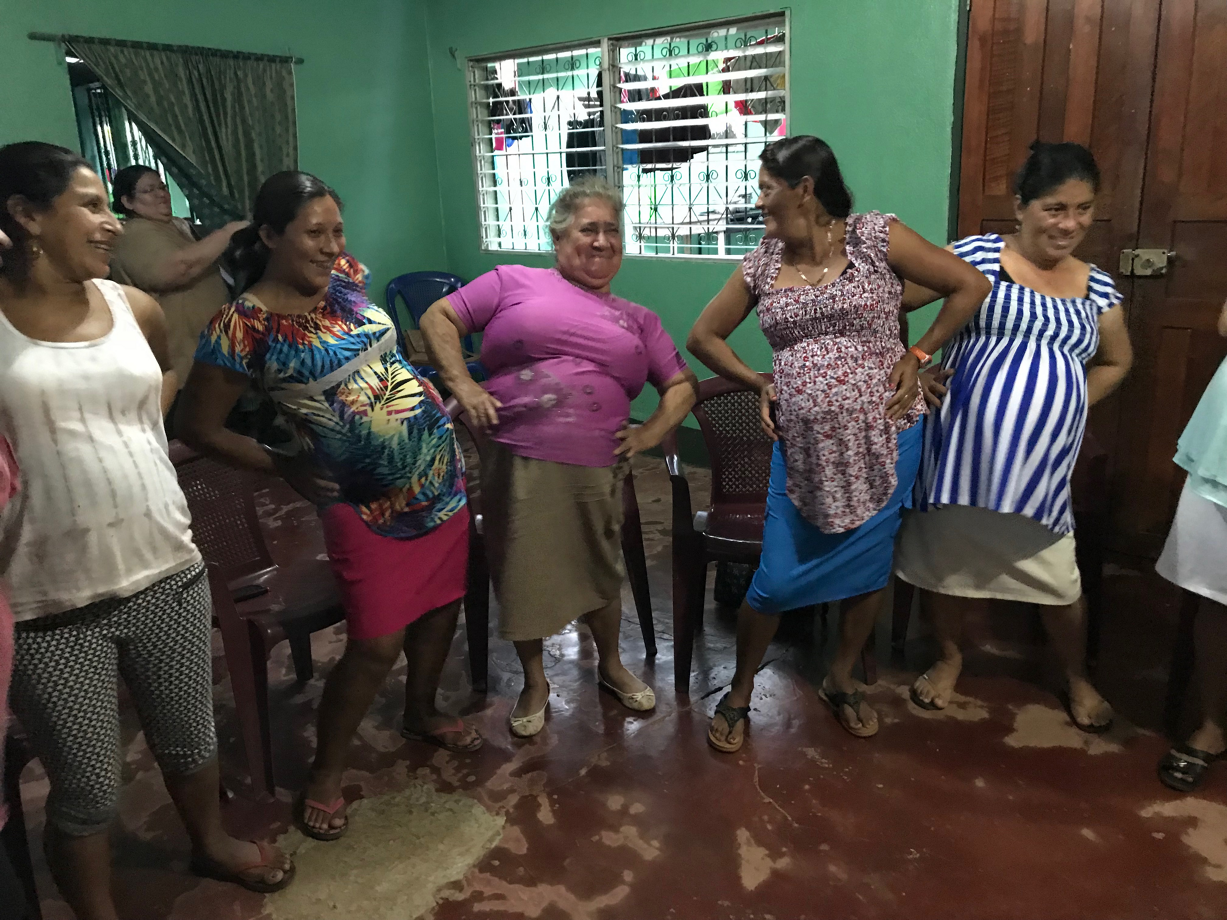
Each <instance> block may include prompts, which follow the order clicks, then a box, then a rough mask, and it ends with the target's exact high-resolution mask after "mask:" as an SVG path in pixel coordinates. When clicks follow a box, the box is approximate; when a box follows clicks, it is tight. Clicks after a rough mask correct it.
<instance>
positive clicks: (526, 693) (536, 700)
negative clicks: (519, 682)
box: [511, 681, 550, 719]
mask: <svg viewBox="0 0 1227 920" xmlns="http://www.w3.org/2000/svg"><path fill="white" fill-rule="evenodd" d="M549 698H550V685H549V683H547V682H544V681H543V682H542V683H540V684H530V683H529V682H528V681H525V682H524V689H523V690H521V691H520V698H519V699H518V700H516V705H515V709H513V710H511V717H512V718H513V719H523V718H527V717H528V716H533V715H536V714H537V713H539V712H540V711H541V710H542V709H544V708H545V703H546V701H547V700H548V699H549Z"/></svg>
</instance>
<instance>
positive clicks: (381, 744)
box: [25, 459, 1227, 920]
mask: <svg viewBox="0 0 1227 920" xmlns="http://www.w3.org/2000/svg"><path fill="white" fill-rule="evenodd" d="M637 473H638V475H639V496H640V502H641V506H642V512H643V519H644V529H645V539H646V541H647V544H648V551H649V567H650V570H651V575H652V587H653V603H654V607H655V611H656V624H657V633H658V639H659V641H660V653H659V655H658V657H657V659H656V660H655V661H654V662H651V661H644V656H643V650H642V642H641V639H640V635H639V629H638V625H637V623H636V621H635V618H634V614H633V606H632V604H631V601H630V597H629V592H627V595H626V598H625V606H626V610H627V616H626V619H625V628H624V633H623V649H624V654H625V655H626V658H627V660H628V663H629V664H630V666H631V667H632V669H634V670H636V671H637V672H640V673H642V674H643V675H644V677H645V678H646V679H647V680H648V681H649V682H651V683H653V684H654V685H655V686H656V688H657V691H658V700H659V704H658V707H657V709H656V711H655V712H654V713H651V714H649V715H647V716H637V715H633V714H630V713H628V712H627V711H625V710H623V709H622V708H620V707H619V706H618V704H617V703H616V702H615V701H614V700H613V699H612V698H611V697H610V696H609V695H607V694H601V693H598V691H597V687H596V681H595V659H594V653H593V647H592V643H591V640H590V638H589V636H588V635H587V633H586V632H585V631H583V630H575V629H572V630H571V631H570V632H568V633H566V634H564V635H562V636H560V637H558V638H556V639H555V640H553V641H551V642H549V643H548V645H547V650H548V653H547V663H548V669H549V675H550V680H551V683H552V684H553V689H554V693H553V696H552V698H551V713H550V718H549V722H548V724H547V727H546V730H545V731H544V732H543V733H542V734H541V735H540V736H538V737H537V738H536V739H534V740H531V741H528V742H521V741H517V740H513V739H512V738H511V737H510V736H509V734H508V732H507V729H506V719H507V715H508V712H509V710H510V707H511V705H512V703H513V701H514V696H515V694H516V693H517V692H518V689H519V677H518V667H517V665H516V662H515V657H514V653H513V651H512V648H511V646H510V645H509V644H507V643H504V642H500V641H498V640H495V641H494V642H493V643H492V650H491V685H490V691H489V693H488V695H486V696H484V697H482V696H476V695H473V694H471V693H470V691H469V687H468V683H467V670H466V668H465V666H464V655H465V645H464V640H463V636H462V634H463V630H461V631H460V634H459V635H458V636H457V639H456V643H455V646H454V648H453V656H452V661H451V662H450V663H449V666H448V669H447V673H446V676H445V683H446V691H445V693H444V702H445V703H446V704H447V705H448V706H450V707H452V708H455V709H458V710H462V711H464V712H465V713H467V714H469V715H471V716H472V717H473V718H474V719H475V720H476V721H477V723H478V725H479V726H480V728H481V730H482V731H483V733H484V734H485V736H486V739H487V743H486V746H485V748H484V749H483V750H482V751H480V752H478V753H477V754H475V755H471V756H468V757H457V756H452V755H449V754H446V753H443V752H439V751H436V750H435V749H433V748H429V747H425V746H422V745H413V744H405V743H402V742H401V741H400V739H399V736H398V735H397V729H398V727H399V712H400V707H401V704H402V700H403V698H402V696H401V693H402V683H401V680H400V675H401V674H403V671H402V670H399V669H398V671H397V673H396V674H395V675H394V677H393V679H391V680H390V681H389V683H388V686H387V688H386V690H385V692H384V693H383V695H382V696H381V698H380V700H379V701H378V703H377V705H376V707H375V709H374V710H373V711H372V713H371V714H370V716H369V717H368V719H367V720H366V722H365V723H364V726H363V728H362V730H361V732H360V735H361V737H360V739H359V741H357V742H356V743H355V758H354V770H353V772H352V774H351V778H352V782H351V783H350V785H348V786H347V789H346V792H347V794H348V795H349V797H350V798H351V799H353V798H358V797H362V796H364V795H374V794H380V793H385V792H388V791H390V790H396V789H400V788H404V787H405V786H407V785H408V784H409V783H410V782H411V781H416V780H426V781H427V782H429V783H430V784H431V785H433V786H434V787H435V788H437V789H438V790H440V791H443V792H448V793H453V792H458V793H460V794H462V795H465V796H470V797H472V798H474V799H476V800H477V801H478V802H479V803H481V805H482V806H484V807H485V808H486V809H488V810H489V811H490V812H491V813H493V814H496V815H498V816H500V817H501V818H504V819H505V822H506V824H505V826H504V830H503V834H502V837H501V840H500V841H499V843H498V844H497V845H496V846H494V848H493V849H490V850H489V851H488V852H486V853H485V855H484V856H483V857H481V858H480V859H479V860H478V862H476V864H474V865H472V866H471V867H469V868H468V870H467V873H466V874H465V875H464V877H463V878H462V879H461V880H460V881H459V882H455V883H453V884H449V885H446V886H444V887H443V888H442V889H441V890H439V891H437V892H435V896H436V898H437V899H438V904H437V905H436V907H435V908H434V910H433V912H431V913H428V914H427V916H432V917H434V918H435V920H460V918H471V917H493V918H498V917H515V916H527V917H536V918H542V920H564V918H570V920H581V918H611V920H612V918H626V920H658V918H659V920H666V918H668V920H673V918H676V920H751V918H753V920H771V918H776V920H802V918H813V920H818V918H823V920H827V918H841V920H854V918H857V920H862V918H863V920H871V918H873V920H877V918H908V920H913V918H917V920H919V918H930V917H932V918H942V920H948V918H964V917H966V918H982V920H1007V918H1008V920H1041V918H1042V920H1059V918H1079V920H1100V918H1102V920H1131V918H1138V920H1141V918H1162V920H1184V918H1188V920H1202V918H1204V920H1212V918H1213V920H1218V918H1222V917H1225V916H1227V768H1222V769H1219V770H1218V771H1216V772H1215V774H1214V775H1212V777H1211V779H1210V781H1209V782H1208V784H1207V786H1206V787H1205V788H1204V790H1203V791H1202V792H1201V793H1199V794H1198V795H1196V796H1187V797H1181V796H1178V795H1176V794H1174V793H1171V792H1169V791H1167V790H1166V789H1165V788H1164V787H1162V786H1161V785H1160V784H1159V782H1158V780H1157V779H1156V778H1155V764H1156V761H1157V760H1158V758H1159V756H1160V755H1161V754H1162V753H1163V751H1164V750H1165V748H1166V744H1165V742H1164V740H1163V739H1162V738H1161V737H1160V736H1159V735H1158V734H1156V730H1157V726H1158V720H1159V713H1160V708H1161V707H1160V703H1161V696H1162V692H1163V686H1164V681H1165V679H1166V660H1167V655H1168V650H1169V649H1170V647H1171V643H1172V638H1173V623H1174V621H1175V609H1176V600H1177V599H1176V596H1175V593H1174V592H1173V591H1172V590H1170V589H1169V588H1168V587H1167V586H1165V584H1164V583H1163V582H1162V581H1161V580H1160V579H1158V578H1157V577H1155V576H1154V575H1153V574H1147V573H1145V572H1143V571H1142V570H1141V567H1139V568H1138V569H1133V568H1129V567H1125V566H1121V565H1113V566H1110V567H1109V575H1108V578H1107V592H1108V603H1107V614H1106V616H1105V624H1104V640H1103V651H1102V656H1101V661H1102V664H1101V667H1100V682H1101V686H1102V688H1103V690H1104V692H1105V693H1106V694H1107V695H1108V697H1109V698H1110V699H1111V700H1112V701H1113V702H1114V703H1115V704H1116V705H1117V707H1118V711H1119V714H1120V719H1119V722H1118V726H1117V727H1116V728H1115V729H1114V730H1113V731H1112V732H1111V733H1110V734H1109V735H1107V736H1106V737H1104V738H1101V739H1094V738H1092V737H1091V736H1087V735H1083V734H1081V733H1079V732H1077V731H1075V730H1074V729H1073V728H1072V727H1070V726H1069V724H1068V720H1067V719H1066V717H1065V715H1064V713H1063V711H1062V710H1061V709H1060V706H1059V703H1058V702H1057V700H1056V698H1055V697H1054V696H1053V694H1052V692H1050V691H1051V689H1052V688H1053V687H1054V686H1055V681H1054V677H1053V672H1052V668H1051V662H1050V661H1049V660H1048V657H1047V655H1046V654H1045V653H1044V652H1043V651H1042V650H1041V647H1040V645H1039V644H1038V641H1037V626H1036V624H1035V623H1033V622H1032V620H1031V617H1030V616H1029V615H1025V614H1017V613H1012V614H1007V615H1005V616H1002V617H997V618H995V619H993V620H991V621H986V622H980V623H976V624H972V627H971V628H970V629H969V645H970V646H971V648H970V649H969V653H968V664H967V670H966V672H965V676H964V679H963V681H962V682H961V684H960V690H961V692H962V693H963V694H965V698H964V699H962V700H960V701H958V702H957V703H956V704H955V705H954V706H952V708H951V709H950V710H948V711H947V712H946V713H944V714H933V713H922V712H921V711H919V710H917V709H916V708H915V707H914V706H912V705H911V704H910V703H909V702H908V701H907V693H906V689H907V686H908V685H909V683H910V681H911V680H912V679H913V678H914V676H915V673H916V672H917V670H918V669H921V668H922V667H923V666H924V665H925V664H926V663H927V657H926V656H927V655H929V654H931V642H930V641H929V640H928V638H927V633H926V630H925V628H924V626H923V624H920V623H916V622H914V623H913V628H912V633H913V635H912V638H911V639H910V640H909V643H908V649H907V656H906V661H903V662H893V663H892V662H890V661H889V660H888V658H887V630H888V623H887V622H886V621H887V617H886V616H885V615H884V616H883V619H882V622H881V628H880V629H879V635H878V648H879V650H880V652H881V664H882V673H881V676H880V680H879V682H878V684H877V685H876V686H874V687H873V688H871V690H870V698H871V700H872V701H873V703H874V704H875V705H876V706H877V708H878V712H879V715H880V718H881V721H882V722H883V727H882V731H881V733H880V734H879V735H878V737H876V738H874V739H872V740H868V741H865V740H858V739H855V738H852V737H851V736H849V735H847V734H846V733H844V732H843V731H842V730H841V729H840V728H839V727H838V726H837V725H836V723H835V721H834V719H833V718H832V716H831V715H830V713H829V711H828V710H827V709H826V707H825V704H824V703H822V701H821V700H820V699H819V698H818V697H817V695H816V687H817V684H818V682H819V681H820V680H821V676H822V673H823V668H824V664H823V662H824V659H825V657H826V656H827V655H828V654H829V653H830V647H829V645H830V643H829V641H824V638H823V636H824V630H823V629H822V628H821V627H820V626H819V625H818V624H816V623H815V622H813V620H812V619H810V618H806V617H801V616H792V617H789V618H788V621H787V622H786V624H785V628H784V629H783V630H782V635H781V638H780V640H779V641H778V642H777V643H776V645H775V646H774V647H773V648H772V650H771V652H770V655H769V661H768V664H767V665H766V666H765V667H764V669H763V671H762V674H761V680H760V689H759V693H758V695H757V697H756V699H755V703H754V710H753V714H752V716H751V720H752V721H751V728H750V732H749V736H748V741H747V743H746V745H745V747H744V748H743V749H742V751H741V752H740V753H739V754H737V755H732V756H729V755H722V754H718V753H716V752H714V751H712V750H711V749H709V748H708V746H707V745H706V744H705V742H704V734H705V732H706V728H707V724H708V720H709V718H710V714H711V712H712V710H713V708H714V705H715V702H716V700H717V699H718V696H719V692H720V690H721V688H722V687H723V686H724V685H725V684H726V683H727V681H728V679H729V677H730V675H731V672H732V666H733V635H732V615H731V613H730V612H729V611H719V610H716V609H715V608H709V611H708V615H707V625H706V629H705V632H704V633H703V634H702V635H701V637H700V644H699V648H698V650H697V652H696V665H695V672H696V673H695V677H694V681H693V685H692V690H691V694H690V695H689V696H688V697H687V696H676V695H675V694H674V693H673V688H672V647H671V639H670V636H669V632H670V614H669V611H670V594H669V557H668V553H669V540H668V530H667V528H668V523H667V522H668V520H669V499H668V491H667V489H668V481H667V479H666V477H665V476H664V473H663V469H662V468H661V465H660V463H659V461H657V460H651V459H641V460H639V461H637ZM265 510H266V513H267V514H268V516H269V517H270V519H272V518H274V517H276V516H277V515H278V514H285V513H287V511H286V509H284V508H282V509H277V508H266V509H265ZM299 510H301V509H299ZM709 597H710V595H709ZM709 603H710V601H709ZM833 625H834V618H832V626H833ZM825 632H826V634H827V635H828V637H829V636H830V635H833V634H834V629H828V630H825ZM341 647H342V639H341V637H340V635H339V634H337V633H333V634H321V635H317V636H316V639H315V658H316V662H317V666H318V670H319V671H320V672H326V671H327V669H328V668H329V667H330V666H331V664H332V663H333V662H335V660H336V657H337V655H338V654H339V651H340V649H341ZM218 674H219V678H218V720H219V731H220V734H221V740H222V756H223V764H224V769H225V772H226V773H227V774H228V776H229V778H230V779H231V781H232V782H233V784H234V785H235V786H236V787H238V789H239V793H240V795H239V797H238V798H236V800H235V801H234V802H233V803H232V804H231V805H230V806H229V807H228V809H227V820H228V821H229V822H230V823H231V825H232V827H233V829H234V830H236V831H242V832H244V833H247V834H249V835H250V834H258V835H267V836H272V835H275V834H278V833H281V832H282V831H284V830H285V828H286V827H287V825H288V821H289V812H290V808H289V801H290V797H291V792H290V790H294V789H297V788H298V786H299V785H300V784H301V782H302V780H303V777H304V772H305V763H306V757H307V756H308V754H309V751H310V749H311V742H310V739H311V738H312V737H313V729H312V728H311V722H312V718H313V714H314V710H315V705H316V702H317V700H318V695H319V685H320V678H319V676H318V675H317V677H316V680H315V681H313V682H312V683H311V684H309V685H308V686H306V687H300V686H297V685H295V684H294V683H293V678H292V673H291V670H290V668H289V663H288V655H287V654H286V653H285V651H284V649H283V650H282V651H281V653H280V654H279V655H278V657H277V658H276V659H275V661H274V666H273V684H274V688H273V710H274V712H275V713H276V714H277V715H276V731H277V738H276V743H277V747H278V752H277V756H278V763H279V774H280V776H279V780H280V782H281V783H282V784H283V786H284V788H283V789H282V790H281V792H280V795H279V800H278V801H277V802H275V803H268V804H254V803H253V802H251V801H250V799H249V798H247V797H245V796H244V795H243V793H242V789H241V783H242V775H243V772H244V767H243V760H242V755H241V752H240V750H239V747H238V743H237V731H236V727H235V722H234V718H233V705H232V702H231V701H230V697H229V693H228V683H227V682H226V681H225V679H224V676H223V675H224V666H222V664H221V662H220V661H219V662H218ZM1190 715H1191V714H1190ZM125 740H126V742H127V744H126V748H125V758H126V768H125V778H126V780H127V781H128V782H129V786H128V787H127V788H126V790H125V794H124V800H123V809H122V820H121V826H120V828H119V829H117V832H116V837H115V839H116V863H117V872H116V879H117V888H118V890H119V897H120V900H121V909H122V912H123V913H122V915H123V916H124V917H125V920H129V918H130V920H149V918H162V917H174V918H178V920H188V918H192V920H195V918H200V920H204V918H209V920H213V918H226V920H248V918H260V917H266V916H269V915H270V914H269V912H268V909H267V906H266V904H265V902H264V899H262V898H261V897H260V896H257V895H252V894H247V893H245V892H240V891H238V890H237V889H234V888H233V887H230V886H225V885H219V884H216V883H212V882H200V881H198V880H196V879H194V878H192V877H189V876H187V875H186V874H185V873H184V869H185V865H186V858H187V843H186V839H185V837H184V835H183V833H182V831H181V830H180V829H179V827H178V825H177V823H176V821H175V818H174V814H173V811H172V809H171V808H170V805H169V803H168V801H167V799H166V796H165V793H164V792H163V790H162V788H161V786H160V784H159V783H158V781H157V774H156V771H155V770H154V769H153V763H152V760H151V758H150V756H149V753H148V750H147V749H146V748H145V746H144V743H143V740H142V739H141V737H140V736H139V733H138V731H137V728H136V725H135V722H134V720H133V719H132V717H131V714H130V713H129V714H127V716H126V718H125ZM45 792H46V788H45V782H44V781H43V780H42V779H41V777H40V774H39V771H38V768H37V766H36V765H35V766H31V767H30V768H29V770H28V772H27V773H26V789H25V803H26V809H27V813H28V816H29V819H30V823H31V826H32V830H31V834H32V838H33V839H32V844H33V848H34V850H35V852H36V853H38V852H40V850H41V847H40V846H39V844H40V842H41V840H40V836H41V822H42V817H41V801H42V798H43V797H44V796H45ZM39 872H40V877H39V883H40V886H41V890H42V891H43V892H44V893H45V895H46V897H45V899H44V910H45V914H46V916H47V917H48V918H52V920H59V918H64V917H67V916H69V914H68V912H67V909H66V908H65V906H64V905H63V904H62V902H60V901H58V900H57V896H56V895H55V894H54V887H53V886H52V884H51V882H50V879H49V877H48V876H47V874H46V871H45V867H44V866H43V865H42V863H41V858H39ZM300 880H301V879H300ZM279 916H280V915H279ZM328 916H330V917H349V916H366V914H354V913H352V912H347V910H346V905H344V904H337V905H336V906H335V907H333V908H332V909H330V910H329V912H328ZM304 920H306V918H304ZM310 920H315V918H310ZM405 920H409V918H408V917H406V918H405Z"/></svg>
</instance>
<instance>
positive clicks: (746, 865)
mask: <svg viewBox="0 0 1227 920" xmlns="http://www.w3.org/2000/svg"><path fill="white" fill-rule="evenodd" d="M737 855H738V856H739V857H740V860H741V872H740V874H741V885H742V887H743V888H745V889H746V891H753V890H754V889H755V888H757V887H758V886H759V885H761V884H762V883H763V882H765V881H766V880H767V878H768V876H770V875H771V873H772V872H774V871H776V870H777V869H786V868H788V866H789V865H791V864H792V860H791V859H790V858H789V857H787V856H781V857H780V858H779V859H772V858H771V854H769V853H768V852H767V851H766V849H764V848H763V847H761V846H759V845H758V844H757V843H755V841H754V838H753V837H752V836H750V832H749V831H748V830H747V829H746V828H744V827H739V828H738V829H737Z"/></svg>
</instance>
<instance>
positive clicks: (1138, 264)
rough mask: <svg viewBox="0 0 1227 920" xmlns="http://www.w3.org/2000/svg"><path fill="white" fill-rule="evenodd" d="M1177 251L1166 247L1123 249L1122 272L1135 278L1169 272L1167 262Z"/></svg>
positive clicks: (1173, 257) (1174, 256)
mask: <svg viewBox="0 0 1227 920" xmlns="http://www.w3.org/2000/svg"><path fill="white" fill-rule="evenodd" d="M1175 258H1176V253H1174V252H1169V251H1168V250H1166V249H1122V250H1121V254H1120V274H1121V275H1124V276H1126V277H1133V278H1150V277H1154V276H1155V275H1166V274H1167V263H1168V261H1169V260H1171V259H1175Z"/></svg>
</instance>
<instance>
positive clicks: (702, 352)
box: [686, 265, 766, 391]
mask: <svg viewBox="0 0 1227 920" xmlns="http://www.w3.org/2000/svg"><path fill="white" fill-rule="evenodd" d="M756 302H757V300H756V298H755V297H754V295H753V294H752V293H751V292H750V288H749V286H748V285H747V284H746V279H745V276H744V275H743V274H742V273H741V266H740V265H738V266H737V268H736V269H734V271H733V274H732V275H731V276H730V277H729V280H728V281H726V282H725V284H724V287H722V288H721V289H720V293H718V294H717V295H716V296H715V297H713V298H712V299H711V303H709V304H708V305H707V306H706V307H704V308H703V312H702V313H700V314H699V318H698V319H697V320H695V323H694V326H693V327H692V328H691V330H690V335H689V336H687V338H686V350H687V351H689V352H690V353H691V354H692V355H694V356H695V357H696V358H698V359H699V360H700V361H702V362H703V364H704V365H706V366H707V367H709V368H711V369H712V370H713V371H715V372H716V373H717V374H719V375H720V376H721V377H723V378H725V379H726V380H732V381H735V382H737V383H740V384H742V385H743V386H745V387H746V388H747V389H751V390H756V391H761V390H762V389H763V388H764V387H765V386H766V381H764V380H763V378H762V375H760V374H759V373H758V372H757V371H755V370H753V369H751V367H750V365H748V364H746V362H745V361H743V360H741V358H740V357H739V356H738V354H737V352H735V351H733V349H732V348H731V347H730V346H729V343H728V341H727V339H728V337H729V336H730V335H732V334H733V330H734V329H736V328H737V327H738V326H740V325H741V324H742V322H743V321H744V320H745V318H746V317H747V316H749V315H750V311H751V310H753V309H754V305H755V303H756Z"/></svg>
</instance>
